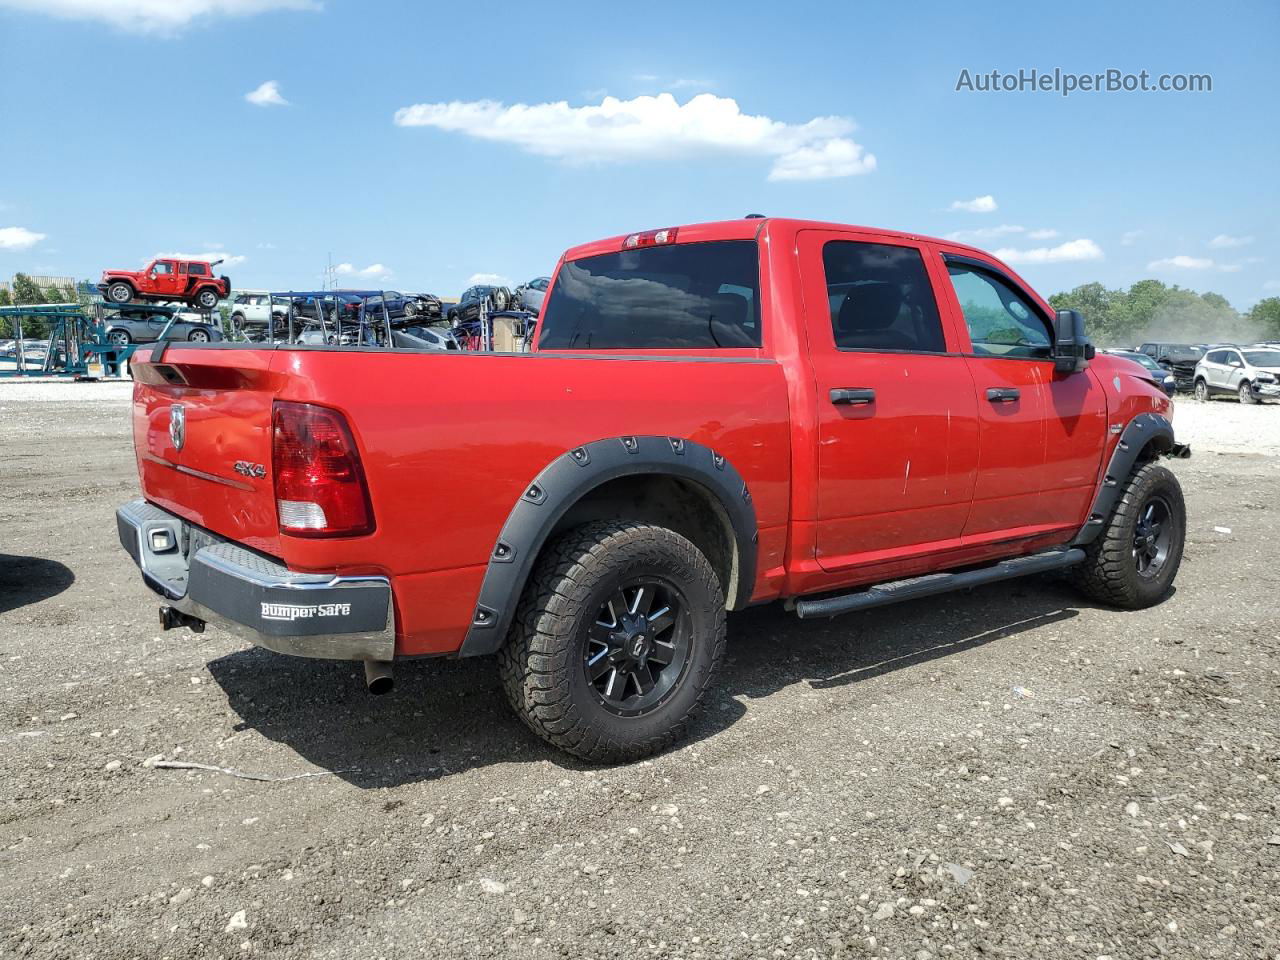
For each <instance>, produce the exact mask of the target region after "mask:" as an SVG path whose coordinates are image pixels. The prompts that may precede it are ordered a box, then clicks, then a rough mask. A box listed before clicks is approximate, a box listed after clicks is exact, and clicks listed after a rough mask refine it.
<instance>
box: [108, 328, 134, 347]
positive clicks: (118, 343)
mask: <svg viewBox="0 0 1280 960" xmlns="http://www.w3.org/2000/svg"><path fill="white" fill-rule="evenodd" d="M107 343H109V344H111V346H113V347H117V348H119V349H121V350H123V349H124V348H125V347H127V346H128V345H129V344H131V343H133V337H131V336H129V331H128V330H108V331H107Z"/></svg>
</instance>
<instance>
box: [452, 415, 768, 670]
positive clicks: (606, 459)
mask: <svg viewBox="0 0 1280 960" xmlns="http://www.w3.org/2000/svg"><path fill="white" fill-rule="evenodd" d="M644 474H652V475H654V476H663V475H665V476H673V477H678V478H682V479H686V480H690V481H693V482H694V483H697V484H700V485H701V486H702V487H704V488H705V489H706V490H707V491H708V492H709V493H710V494H711V496H712V497H713V498H714V499H715V500H717V501H718V502H719V504H720V506H721V507H722V508H723V509H724V512H725V516H726V517H727V518H728V521H729V524H730V525H731V526H732V528H733V539H734V542H735V544H736V550H737V556H736V560H737V563H736V574H737V576H736V578H735V593H734V596H733V597H730V598H728V600H729V605H730V606H731V607H733V608H735V609H736V608H740V607H742V606H745V605H746V603H747V601H748V600H750V598H751V593H752V591H753V589H754V587H755V577H756V553H757V545H758V543H759V534H758V529H757V526H756V511H755V505H754V504H753V503H752V501H751V493H750V491H749V490H748V489H747V484H746V481H744V480H743V479H742V475H741V474H739V473H738V471H737V470H736V469H735V468H734V466H733V464H731V463H730V462H729V461H728V460H727V459H726V458H725V457H724V456H722V455H721V454H719V453H717V452H716V451H714V450H712V449H711V448H710V447H707V446H704V445H703V444H700V443H695V442H693V441H692V440H684V439H682V438H680V437H660V436H628V437H609V438H607V439H604V440H596V441H594V442H592V443H588V444H585V445H583V446H581V447H576V448H574V449H573V450H569V451H567V452H565V453H563V454H561V455H560V456H559V457H557V458H556V459H555V460H553V461H551V463H550V464H548V465H547V466H546V467H545V468H544V469H543V471H542V472H541V473H539V474H538V476H537V477H536V478H535V479H534V480H533V482H532V483H530V484H529V486H528V487H526V488H525V491H524V493H523V494H521V496H520V499H519V500H517V501H516V504H515V506H514V507H513V508H512V509H511V513H510V514H509V515H508V517H507V520H506V523H504V524H503V526H502V532H501V533H499V535H498V540H497V542H496V543H495V544H494V546H493V550H492V551H491V552H490V554H489V565H488V568H487V569H486V570H485V575H484V581H483V583H482V584H481V586H480V595H479V598H478V599H477V601H476V607H475V610H474V611H473V613H472V619H471V625H470V627H469V628H468V630H467V636H466V639H465V640H464V641H463V643H462V647H461V648H460V649H459V651H458V655H459V656H461V657H472V656H483V655H485V654H491V653H496V652H497V651H498V649H499V648H500V647H501V646H502V644H503V641H504V640H505V639H506V636H507V631H508V629H509V628H510V626H511V620H512V617H513V616H514V614H515V608H516V604H517V603H519V601H520V595H521V593H522V592H523V591H524V586H525V583H526V582H527V581H528V579H529V575H530V573H531V572H532V570H533V565H534V562H535V561H536V560H537V558H538V554H539V553H540V552H541V550H542V548H543V546H544V545H545V544H546V542H547V539H548V537H549V536H550V535H551V531H552V530H553V529H554V528H555V525H556V524H557V523H558V522H559V521H560V519H561V518H562V517H564V515H565V514H566V513H567V512H568V511H569V509H570V508H571V507H572V506H573V505H574V504H575V503H577V502H578V501H579V500H581V499H582V498H583V497H584V496H586V495H587V494H589V493H590V492H591V491H592V490H594V489H596V488H597V487H599V486H600V485H601V484H604V483H607V482H609V481H610V480H615V479H617V478H619V477H626V476H637V475H644ZM726 589H727V587H726Z"/></svg>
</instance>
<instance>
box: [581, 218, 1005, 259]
mask: <svg viewBox="0 0 1280 960" xmlns="http://www.w3.org/2000/svg"><path fill="white" fill-rule="evenodd" d="M667 227H674V228H675V230H676V243H705V242H707V241H709V240H753V239H755V238H756V237H758V236H760V235H761V234H762V233H768V234H774V233H788V234H789V233H795V232H796V231H798V230H841V231H844V232H846V233H866V234H872V235H875V236H877V237H896V238H898V239H902V240H914V241H923V242H925V243H936V244H941V245H943V246H946V247H950V248H953V249H959V250H970V251H973V252H975V253H982V254H985V255H986V256H990V254H989V253H987V252H986V251H984V250H981V249H979V248H978V247H973V246H970V245H968V244H965V243H956V242H955V241H954V240H943V239H940V238H938V237H930V236H927V235H925V234H922V233H909V232H905V231H901V230H886V229H884V228H882V227H866V226H858V225H856V224H848V223H832V222H829V221H825V220H801V219H798V218H794V217H744V218H742V219H740V220H714V221H711V222H708V223H689V224H668V225H667ZM653 229H657V230H661V229H664V228H663V227H662V226H658V227H645V228H642V229H640V230H633V231H631V233H623V234H619V235H618V236H616V237H606V238H605V239H603V240H593V241H591V242H590V243H583V244H579V245H578V246H576V247H571V248H570V249H569V250H568V251H566V252H565V255H564V259H565V260H581V259H582V258H583V257H594V256H599V255H600V254H602V253H614V252H616V251H618V250H621V249H622V244H623V241H625V240H626V239H627V237H629V236H631V235H632V233H643V232H646V231H648V230H653Z"/></svg>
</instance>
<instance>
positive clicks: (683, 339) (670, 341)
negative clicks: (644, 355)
mask: <svg viewBox="0 0 1280 960" xmlns="http://www.w3.org/2000/svg"><path fill="white" fill-rule="evenodd" d="M539 326H540V328H541V329H540V331H539V338H538V349H540V350H717V349H735V348H739V349H740V348H748V349H750V348H758V347H759V346H760V345H761V329H760V262H759V248H758V247H757V244H756V242H755V241H754V240H711V241H706V242H700V243H673V244H669V245H665V246H649V247H638V248H634V249H627V250H619V251H616V252H613V253H604V254H599V255H596V256H591V257H583V258H581V259H578V260H570V261H566V262H565V263H564V264H563V265H562V266H561V268H560V271H559V273H557V275H556V278H555V282H554V283H553V285H552V286H551V290H550V292H549V293H548V294H547V300H546V304H545V306H544V307H543V311H542V321H541V323H540V324H539Z"/></svg>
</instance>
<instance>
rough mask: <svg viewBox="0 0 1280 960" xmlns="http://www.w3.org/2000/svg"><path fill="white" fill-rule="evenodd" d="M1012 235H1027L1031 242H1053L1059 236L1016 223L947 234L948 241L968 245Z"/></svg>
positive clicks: (1047, 230) (1048, 231)
mask: <svg viewBox="0 0 1280 960" xmlns="http://www.w3.org/2000/svg"><path fill="white" fill-rule="evenodd" d="M1011 233H1017V234H1026V236H1027V238H1028V239H1030V240H1051V239H1053V238H1054V237H1056V236H1057V235H1058V231H1057V230H1051V229H1039V230H1028V229H1027V228H1026V227H1022V226H1019V225H1018V224H1016V223H1002V224H1000V226H998V227H975V228H973V229H972V230H956V231H954V232H953V233H948V234H947V239H948V240H954V241H956V242H957V243H967V242H968V241H970V240H990V239H992V238H993V237H1005V236H1008V235H1009V234H1011Z"/></svg>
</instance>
